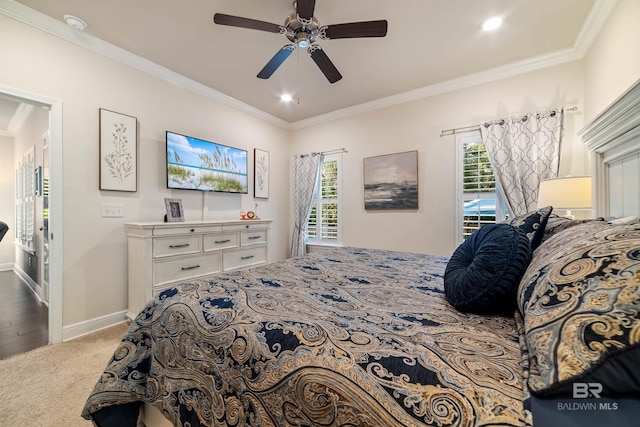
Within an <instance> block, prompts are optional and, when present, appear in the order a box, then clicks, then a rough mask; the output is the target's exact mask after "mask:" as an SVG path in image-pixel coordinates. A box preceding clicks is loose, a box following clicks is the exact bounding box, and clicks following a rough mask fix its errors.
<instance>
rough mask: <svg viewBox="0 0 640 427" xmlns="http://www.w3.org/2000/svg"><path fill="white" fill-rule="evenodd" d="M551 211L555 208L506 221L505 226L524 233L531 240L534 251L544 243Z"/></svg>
mask: <svg viewBox="0 0 640 427" xmlns="http://www.w3.org/2000/svg"><path fill="white" fill-rule="evenodd" d="M551 211H553V207H551V206H546V207H544V208H540V209H537V210H535V211H533V212H527V213H526V214H524V215H520V216H517V217H515V218H513V219H511V220H509V221H505V222H503V224H509V225H512V226H514V227H518V228H519V229H521V230H522V231H524V232H525V234H526V235H527V237H528V238H529V240H531V250H532V251H533V250H535V249H536V248H537V247H538V246H540V243H541V242H542V237H543V235H544V229H545V227H546V226H547V222H548V221H549V216H550V215H551Z"/></svg>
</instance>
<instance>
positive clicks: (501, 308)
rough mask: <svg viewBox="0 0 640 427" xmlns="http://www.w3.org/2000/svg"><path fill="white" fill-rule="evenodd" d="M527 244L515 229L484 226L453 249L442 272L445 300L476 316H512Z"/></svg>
mask: <svg viewBox="0 0 640 427" xmlns="http://www.w3.org/2000/svg"><path fill="white" fill-rule="evenodd" d="M530 261H531V241H530V240H529V238H528V237H527V235H526V234H525V232H524V231H522V230H521V229H520V228H519V227H513V226H511V225H508V224H489V225H485V226H484V227H482V228H481V229H479V230H478V231H476V232H475V233H473V234H472V235H471V236H469V238H468V239H467V240H465V241H464V242H463V243H462V244H461V245H460V246H458V248H457V249H456V250H455V252H454V253H453V255H452V256H451V258H450V259H449V262H448V263H447V268H446V269H445V273H444V292H445V296H446V298H447V301H449V302H450V303H451V305H453V306H454V307H455V308H456V309H458V310H459V311H463V312H468V313H476V314H513V311H514V310H515V308H516V291H517V290H518V284H519V283H520V279H521V278H522V276H523V275H524V272H525V270H526V269H527V266H528V265H529V262H530Z"/></svg>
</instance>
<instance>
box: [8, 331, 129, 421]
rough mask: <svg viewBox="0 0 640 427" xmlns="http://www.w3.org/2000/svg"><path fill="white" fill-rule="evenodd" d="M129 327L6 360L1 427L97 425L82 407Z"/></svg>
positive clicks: (99, 333)
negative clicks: (85, 413)
mask: <svg viewBox="0 0 640 427" xmlns="http://www.w3.org/2000/svg"><path fill="white" fill-rule="evenodd" d="M127 327H128V324H126V323H124V324H121V325H117V326H114V327H111V328H108V329H105V330H102V331H99V332H95V333H93V334H90V335H86V336H84V337H81V338H78V339H75V340H72V341H68V342H64V343H60V344H55V345H48V346H45V347H40V348H38V349H35V350H32V351H30V352H28V353H24V354H21V355H17V356H13V357H10V358H8V359H5V360H0V426H21V427H30V426H33V427H36V426H37V427H75V426H81V427H86V426H91V425H92V423H91V422H90V421H87V420H85V419H83V418H82V417H81V416H80V412H81V411H82V408H83V407H84V402H85V401H86V400H87V397H89V393H91V390H93V387H94V385H95V384H96V381H98V378H99V377H100V375H101V374H102V371H103V370H104V368H105V366H106V365H107V363H108V362H109V358H110V357H111V354H112V353H113V351H114V350H115V349H116V347H117V346H118V343H119V342H120V340H121V338H122V336H123V335H124V333H125V331H126V329H127Z"/></svg>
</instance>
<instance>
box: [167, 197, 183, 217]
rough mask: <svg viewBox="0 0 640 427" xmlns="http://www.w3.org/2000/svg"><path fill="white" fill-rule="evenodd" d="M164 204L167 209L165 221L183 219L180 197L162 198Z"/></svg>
mask: <svg viewBox="0 0 640 427" xmlns="http://www.w3.org/2000/svg"><path fill="white" fill-rule="evenodd" d="M164 206H165V209H166V211H167V221H166V222H181V221H184V209H183V208H182V199H169V198H165V199H164Z"/></svg>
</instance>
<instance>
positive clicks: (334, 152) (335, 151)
mask: <svg viewBox="0 0 640 427" xmlns="http://www.w3.org/2000/svg"><path fill="white" fill-rule="evenodd" d="M338 153H348V151H347V149H346V148H336V149H335V150H327V151H321V152H320V154H338Z"/></svg>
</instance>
